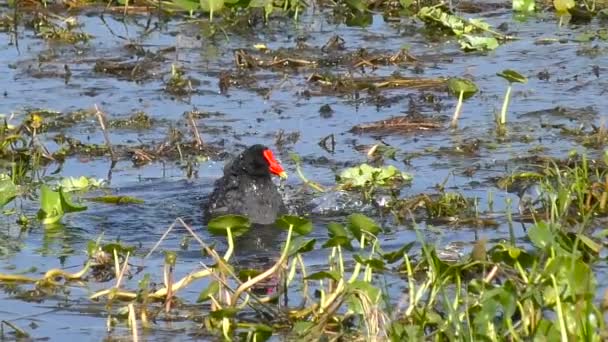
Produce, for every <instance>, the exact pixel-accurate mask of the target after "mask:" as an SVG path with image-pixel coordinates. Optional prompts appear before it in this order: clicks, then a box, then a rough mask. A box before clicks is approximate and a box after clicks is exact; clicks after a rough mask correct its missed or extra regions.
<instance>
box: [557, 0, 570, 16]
mask: <svg viewBox="0 0 608 342" xmlns="http://www.w3.org/2000/svg"><path fill="white" fill-rule="evenodd" d="M553 6H554V7H555V10H556V11H557V12H558V13H565V12H568V10H569V9H570V8H572V7H574V6H575V3H574V0H553Z"/></svg>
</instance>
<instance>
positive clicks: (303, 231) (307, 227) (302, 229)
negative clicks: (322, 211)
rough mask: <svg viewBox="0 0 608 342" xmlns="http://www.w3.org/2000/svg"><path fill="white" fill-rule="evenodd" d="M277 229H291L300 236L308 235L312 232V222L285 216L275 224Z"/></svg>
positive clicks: (297, 217)
mask: <svg viewBox="0 0 608 342" xmlns="http://www.w3.org/2000/svg"><path fill="white" fill-rule="evenodd" d="M275 224H276V226H277V227H279V228H282V229H285V230H289V227H292V228H293V231H294V232H296V233H298V234H300V235H308V234H310V232H312V222H310V220H307V219H305V218H303V217H299V216H292V215H285V216H282V217H279V219H278V220H277V222H276V223H275Z"/></svg>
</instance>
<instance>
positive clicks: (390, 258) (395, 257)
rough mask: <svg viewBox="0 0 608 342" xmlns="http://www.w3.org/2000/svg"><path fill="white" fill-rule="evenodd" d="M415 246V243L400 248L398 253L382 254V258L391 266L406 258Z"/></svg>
mask: <svg viewBox="0 0 608 342" xmlns="http://www.w3.org/2000/svg"><path fill="white" fill-rule="evenodd" d="M414 244H415V242H414V241H413V242H410V243H407V244H405V245H403V247H401V248H399V249H398V250H396V251H393V252H389V253H384V254H382V258H383V259H384V260H386V262H388V263H389V264H392V263H394V262H396V261H399V260H401V259H402V258H403V257H404V255H405V254H406V253H408V252H409V251H410V249H412V247H414Z"/></svg>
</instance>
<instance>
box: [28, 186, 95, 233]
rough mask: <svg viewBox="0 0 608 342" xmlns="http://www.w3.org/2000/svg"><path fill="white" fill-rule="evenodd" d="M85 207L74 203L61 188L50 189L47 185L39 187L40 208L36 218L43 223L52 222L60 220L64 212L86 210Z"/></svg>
mask: <svg viewBox="0 0 608 342" xmlns="http://www.w3.org/2000/svg"><path fill="white" fill-rule="evenodd" d="M86 209H87V207H86V206H83V205H79V204H76V203H74V202H73V201H72V198H71V196H70V195H69V194H68V193H65V192H63V191H62V190H61V189H60V190H58V191H55V190H52V189H51V188H50V187H49V186H48V185H46V184H43V185H42V186H41V187H40V210H39V211H38V218H39V219H40V220H41V221H42V223H43V224H53V223H56V222H58V221H59V220H61V218H62V217H63V214H64V213H69V212H76V211H83V210H86Z"/></svg>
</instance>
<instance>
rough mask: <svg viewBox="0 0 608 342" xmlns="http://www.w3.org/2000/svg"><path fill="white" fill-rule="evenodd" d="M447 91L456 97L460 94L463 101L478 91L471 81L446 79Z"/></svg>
mask: <svg viewBox="0 0 608 342" xmlns="http://www.w3.org/2000/svg"><path fill="white" fill-rule="evenodd" d="M448 90H449V91H450V92H451V93H452V94H454V95H456V96H459V95H460V93H462V94H463V100H466V99H468V98H470V97H471V96H473V95H475V93H477V92H478V91H479V89H478V88H477V85H476V84H475V83H474V82H473V81H471V80H468V79H466V78H458V77H452V78H450V79H448Z"/></svg>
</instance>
